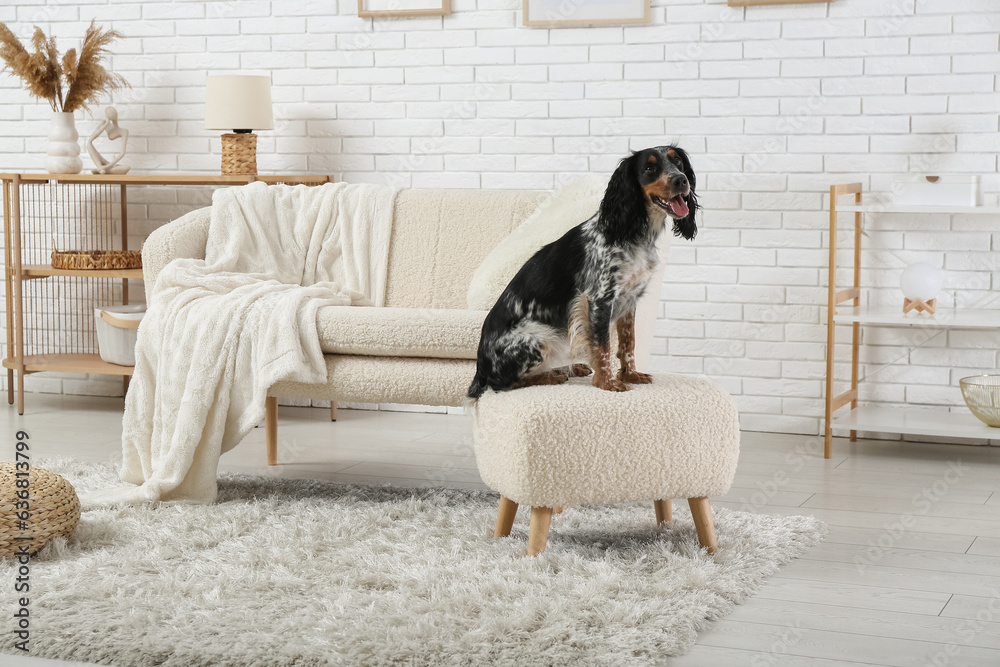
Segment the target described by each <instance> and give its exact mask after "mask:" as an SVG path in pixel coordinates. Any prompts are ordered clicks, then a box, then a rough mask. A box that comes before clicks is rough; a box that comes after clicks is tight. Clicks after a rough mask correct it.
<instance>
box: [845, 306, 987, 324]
mask: <svg viewBox="0 0 1000 667" xmlns="http://www.w3.org/2000/svg"><path fill="white" fill-rule="evenodd" d="M833 321H834V322H835V323H837V324H853V323H854V322H858V323H860V324H871V325H877V326H887V327H933V328H936V329H1000V310H990V309H985V308H964V309H959V310H956V309H954V308H938V309H937V312H936V313H934V314H933V315H927V314H926V313H907V314H903V308H902V306H899V307H893V306H860V307H858V308H849V307H840V308H837V310H836V312H835V314H834V316H833Z"/></svg>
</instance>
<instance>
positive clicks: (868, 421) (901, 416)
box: [831, 387, 1000, 440]
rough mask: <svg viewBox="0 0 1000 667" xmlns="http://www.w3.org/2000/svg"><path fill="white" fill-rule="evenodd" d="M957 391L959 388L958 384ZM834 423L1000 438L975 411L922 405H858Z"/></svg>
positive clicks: (843, 426) (881, 429) (865, 428)
mask: <svg viewBox="0 0 1000 667" xmlns="http://www.w3.org/2000/svg"><path fill="white" fill-rule="evenodd" d="M955 391H956V392H957V391H959V389H958V388H957V387H956V388H955ZM831 425H832V426H833V428H834V429H839V430H849V431H850V430H854V431H871V432H874V433H905V434H909V435H928V436H940V437H944V438H979V439H983V438H985V439H989V440H1000V428H993V427H992V426H987V425H986V424H984V423H983V422H981V421H979V420H978V419H976V417H975V416H973V415H972V414H969V413H963V412H944V411H936V410H927V409H924V408H921V407H919V406H914V407H913V408H910V409H906V410H903V409H899V408H876V407H858V408H854V409H853V410H850V411H849V412H841V413H840V414H838V415H835V416H834V418H833V422H832V424H831Z"/></svg>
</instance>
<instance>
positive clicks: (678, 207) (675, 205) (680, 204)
mask: <svg viewBox="0 0 1000 667" xmlns="http://www.w3.org/2000/svg"><path fill="white" fill-rule="evenodd" d="M667 204H668V205H669V206H670V210H671V211H673V212H674V215H676V216H680V217H682V218H684V217H687V214H688V213H689V212H690V209H688V205H687V202H686V201H684V197H682V196H680V195H677V196H676V197H674V198H673V199H671V200H670V201H669V202H667Z"/></svg>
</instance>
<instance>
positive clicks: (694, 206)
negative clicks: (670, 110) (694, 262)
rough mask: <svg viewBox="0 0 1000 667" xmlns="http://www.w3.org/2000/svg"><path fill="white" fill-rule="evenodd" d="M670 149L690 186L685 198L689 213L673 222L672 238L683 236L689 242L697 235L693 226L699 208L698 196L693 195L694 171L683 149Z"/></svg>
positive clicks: (695, 181)
mask: <svg viewBox="0 0 1000 667" xmlns="http://www.w3.org/2000/svg"><path fill="white" fill-rule="evenodd" d="M671 148H672V149H673V150H674V152H675V153H676V154H677V157H678V158H680V161H681V171H683V172H684V175H685V176H687V179H688V183H690V184H691V194H689V195H688V196H687V197H685V199H686V200H687V205H688V210H689V211H690V213H688V214H687V216H686V217H683V218H680V219H678V220H674V236H683V237H684V238H686V239H687V240H688V241H690V240H691V239H693V238H694V237H695V235H697V234H698V225H697V224H695V214H697V213H698V209H699V208H700V206H699V205H698V195H697V194H695V186H696V185H697V180H696V178H697V177H696V176H695V173H694V169H693V168H692V167H691V158H689V157H688V154H687V153H686V152H685V151H684V149H683V148H679V147H677V146H671Z"/></svg>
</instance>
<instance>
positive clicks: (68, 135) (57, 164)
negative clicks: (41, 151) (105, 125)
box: [45, 111, 83, 174]
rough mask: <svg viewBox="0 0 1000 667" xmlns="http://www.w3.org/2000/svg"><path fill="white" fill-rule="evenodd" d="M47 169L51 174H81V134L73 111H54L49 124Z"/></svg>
mask: <svg viewBox="0 0 1000 667" xmlns="http://www.w3.org/2000/svg"><path fill="white" fill-rule="evenodd" d="M45 152H46V154H47V155H48V157H46V158H45V170H46V171H48V172H49V173H50V174H79V173H80V170H82V169H83V160H81V159H80V135H79V134H77V132H76V122H75V119H74V117H73V114H72V113H64V112H61V111H53V112H52V121H51V123H50V124H49V143H48V144H47V146H46V150H45Z"/></svg>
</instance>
